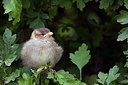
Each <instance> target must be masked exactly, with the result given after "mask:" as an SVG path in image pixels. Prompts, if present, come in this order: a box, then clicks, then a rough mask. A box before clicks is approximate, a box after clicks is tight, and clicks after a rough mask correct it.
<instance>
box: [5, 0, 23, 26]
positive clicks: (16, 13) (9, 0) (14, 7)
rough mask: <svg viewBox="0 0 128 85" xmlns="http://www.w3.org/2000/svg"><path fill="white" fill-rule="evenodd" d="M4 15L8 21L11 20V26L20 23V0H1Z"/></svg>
mask: <svg viewBox="0 0 128 85" xmlns="http://www.w3.org/2000/svg"><path fill="white" fill-rule="evenodd" d="M3 5H4V9H5V12H4V13H5V14H9V21H11V20H13V19H14V20H13V25H15V24H16V23H17V22H19V21H20V15H21V11H22V3H21V0H3Z"/></svg>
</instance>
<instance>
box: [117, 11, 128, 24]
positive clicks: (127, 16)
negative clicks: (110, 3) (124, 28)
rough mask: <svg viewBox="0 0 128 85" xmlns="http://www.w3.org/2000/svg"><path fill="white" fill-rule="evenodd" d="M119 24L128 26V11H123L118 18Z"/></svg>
mask: <svg viewBox="0 0 128 85" xmlns="http://www.w3.org/2000/svg"><path fill="white" fill-rule="evenodd" d="M116 18H117V22H119V23H120V24H128V11H125V10H122V11H120V14H119V15H117V16H116Z"/></svg>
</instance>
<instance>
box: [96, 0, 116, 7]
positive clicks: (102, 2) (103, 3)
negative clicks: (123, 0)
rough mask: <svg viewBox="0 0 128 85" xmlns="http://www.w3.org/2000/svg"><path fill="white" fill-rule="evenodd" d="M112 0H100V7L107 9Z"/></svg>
mask: <svg viewBox="0 0 128 85" xmlns="http://www.w3.org/2000/svg"><path fill="white" fill-rule="evenodd" d="M113 2H114V0H100V6H99V8H100V9H107V8H108V7H109V6H111V5H112V4H113Z"/></svg>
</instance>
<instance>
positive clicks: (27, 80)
mask: <svg viewBox="0 0 128 85" xmlns="http://www.w3.org/2000/svg"><path fill="white" fill-rule="evenodd" d="M18 85H36V84H35V82H34V81H33V77H31V76H30V75H29V74H26V73H23V75H22V78H20V79H19V81H18Z"/></svg>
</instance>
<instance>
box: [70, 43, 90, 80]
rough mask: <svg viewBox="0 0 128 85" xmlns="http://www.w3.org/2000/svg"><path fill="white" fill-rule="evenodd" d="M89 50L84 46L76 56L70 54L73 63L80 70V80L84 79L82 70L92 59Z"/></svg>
mask: <svg viewBox="0 0 128 85" xmlns="http://www.w3.org/2000/svg"><path fill="white" fill-rule="evenodd" d="M87 48H88V47H87V45H86V44H82V45H81V46H80V47H79V49H78V51H76V52H75V53H74V54H72V53H70V59H71V61H72V62H73V63H74V64H75V65H77V67H78V68H79V70H80V80H81V79H82V76H81V75H82V68H83V67H84V66H85V65H86V64H87V63H88V62H89V59H90V54H89V53H90V51H88V50H87Z"/></svg>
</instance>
